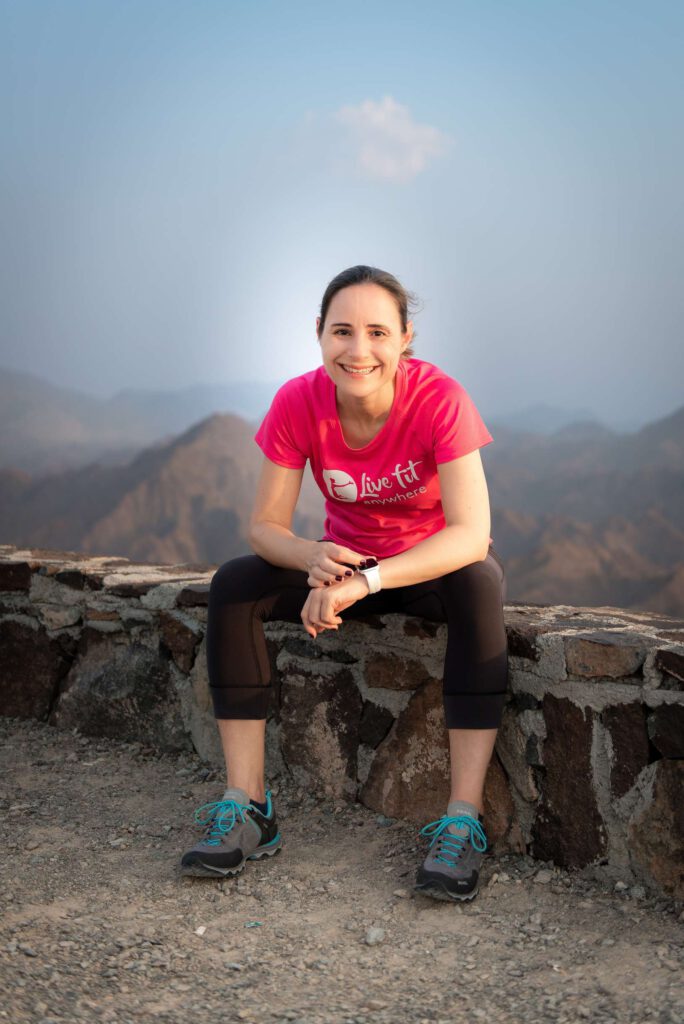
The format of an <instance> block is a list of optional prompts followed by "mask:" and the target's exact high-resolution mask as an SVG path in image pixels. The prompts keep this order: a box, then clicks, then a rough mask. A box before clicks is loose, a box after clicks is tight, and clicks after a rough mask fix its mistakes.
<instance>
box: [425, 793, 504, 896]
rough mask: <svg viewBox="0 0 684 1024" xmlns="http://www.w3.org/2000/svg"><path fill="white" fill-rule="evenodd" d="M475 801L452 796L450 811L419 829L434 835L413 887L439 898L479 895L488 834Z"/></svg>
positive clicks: (427, 834) (428, 834)
mask: <svg viewBox="0 0 684 1024" xmlns="http://www.w3.org/2000/svg"><path fill="white" fill-rule="evenodd" d="M482 821H483V818H482V815H481V814H478V811H477V808H476V807H475V805H474V804H471V803H468V802H467V801H466V800H453V801H452V802H451V803H450V804H449V806H448V808H447V813H446V814H444V815H442V817H441V818H438V819H437V820H436V821H431V822H430V823H429V825H426V826H425V828H422V829H421V830H420V835H422V836H432V841H431V843H430V849H429V851H428V854H427V857H426V858H425V860H424V861H423V864H422V865H421V867H419V868H418V873H417V875H416V883H415V885H414V890H415V891H416V892H420V893H422V894H423V895H424V896H431V897H432V898H433V899H436V900H447V901H450V900H472V899H473V897H474V896H476V895H477V891H478V880H479V876H480V865H481V864H482V857H483V855H484V854H485V852H486V850H487V836H486V835H485V831H484V828H483V827H482Z"/></svg>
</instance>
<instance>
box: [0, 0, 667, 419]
mask: <svg viewBox="0 0 684 1024" xmlns="http://www.w3.org/2000/svg"><path fill="white" fill-rule="evenodd" d="M0 14H1V17H2V31H1V32H0V104H1V107H2V117H3V131H2V134H1V135H0V148H1V153H0V156H1V160H0V185H1V195H0V227H1V228H2V242H0V245H1V246H2V248H1V250H0V269H1V271H2V273H1V277H0V308H1V309H2V330H1V335H0V337H1V342H0V365H2V366H6V367H10V368H12V369H19V370H30V371H32V372H36V373H39V374H41V375H42V376H44V377H46V378H47V379H49V380H51V381H53V382H54V383H56V384H61V385H68V386H72V387H77V388H81V389H83V390H86V391H90V392H92V393H94V394H98V395H102V396H108V395H112V394H114V393H115V392H116V391H117V390H118V389H120V388H122V387H130V386H140V387H144V388H160V389H174V388H180V387H183V386H185V385H189V384H197V383H201V382H212V383H215V382H218V381H232V380H243V379H261V380H263V379H268V380H273V381H274V382H281V381H283V380H285V379H287V378H289V377H292V376H294V375H296V374H298V373H303V372H304V371H306V370H308V369H311V368H313V367H314V366H317V365H318V364H319V362H320V358H319V351H318V346H317V342H316V339H315V334H314V321H315V317H316V314H317V311H318V307H319V304H320V299H321V296H322V293H323V291H324V289H325V286H326V284H327V283H328V281H329V280H330V278H332V277H333V276H334V275H335V274H336V273H338V272H339V271H340V270H342V269H344V268H345V267H348V266H350V265H352V264H355V263H370V264H374V265H376V266H380V267H382V268H383V269H386V270H390V271H391V272H392V273H394V274H396V276H397V277H398V278H399V279H400V280H401V281H402V282H403V283H404V284H405V285H406V286H407V287H408V288H409V289H411V290H412V291H414V292H416V293H417V294H418V296H419V297H420V299H421V302H422V310H421V312H420V313H419V314H418V315H417V316H416V317H415V320H414V322H415V326H416V341H415V346H414V347H415V353H416V355H417V356H419V357H420V358H424V359H428V360H429V361H431V362H434V363H437V364H438V365H440V366H441V367H442V368H443V369H445V370H446V371H447V372H448V373H450V374H451V375H452V376H455V377H456V378H457V379H459V380H461V381H462V383H463V384H464V385H465V386H466V387H467V388H468V390H469V391H470V392H471V394H472V395H473V397H474V398H475V400H476V401H477V403H478V405H479V407H480V408H481V410H482V412H483V414H484V415H485V416H486V417H489V418H493V417H495V416H496V415H497V414H499V413H502V414H504V413H508V412H512V411H515V410H517V409H519V408H522V407H524V406H526V405H529V404H533V403H536V402H540V401H544V402H549V403H551V404H555V405H561V406H563V407H571V408H579V409H587V410H590V411H592V412H593V413H594V414H595V415H597V416H599V417H601V418H605V419H606V421H608V422H615V423H619V422H623V421H624V422H629V423H640V422H645V421H646V420H649V419H654V418H657V417H658V416H662V415H665V414H667V413H668V412H671V411H672V410H673V409H674V408H676V407H677V406H679V405H681V404H683V403H684V386H683V385H682V381H683V380H684V356H683V355H682V353H683V351H684V346H683V345H682V341H681V337H680V335H681V324H682V321H683V319H684V317H683V314H684V300H683V298H682V294H683V291H684V289H683V288H682V284H681V282H682V279H683V276H684V275H683V270H684V267H683V266H682V262H683V260H682V247H681V244H680V243H681V239H682V228H683V227H684V203H683V200H682V186H681V182H682V180H683V177H684V166H683V164H684V160H683V159H682V150H683V148H684V143H683V141H682V139H683V135H682V99H683V95H682V94H683V92H684V88H683V81H684V72H682V67H684V5H682V4H675V3H672V4H668V3H661V2H658V0H655V2H648V3H646V2H644V3H632V2H629V0H627V2H620V3H617V2H616V3H612V2H602V0H596V2H593V3H589V2H581V0H580V2H574V0H573V2H562V3H561V2H546V3H545V2H541V0H538V2H523V0H508V2H501V3H495V2H487V0H479V2H475V0H473V2H458V0H455V2H453V0H452V2H449V3H442V2H430V0H426V2H425V3H423V4H416V3H415V2H411V3H408V2H404V0H393V2H392V3H386V2H383V0H380V2H377V3H374V4H365V3H364V4H361V3H357V2H348V3H346V4H344V5H337V4H335V5H333V4H325V3H321V2H318V3H309V2H296V0H293V2H289V3H282V2H281V3H275V2H271V0H254V2H248V0H244V2H225V3H210V2H202V0H193V2H192V3H190V2H188V3H174V2H164V3H161V2H148V0H135V2H127V0H117V2H98V0H90V2H88V3H80V2H78V3H77V2H71V3H67V2H60V0H54V2H53V0H51V2H47V0H44V2H41V3H36V2H31V0H17V2H11V3H7V2H3V3H0Z"/></svg>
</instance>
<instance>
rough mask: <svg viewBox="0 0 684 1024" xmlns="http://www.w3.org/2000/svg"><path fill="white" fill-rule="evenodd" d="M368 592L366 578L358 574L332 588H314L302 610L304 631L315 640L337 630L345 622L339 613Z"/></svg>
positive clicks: (335, 584)
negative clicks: (321, 635) (331, 630)
mask: <svg viewBox="0 0 684 1024" xmlns="http://www.w3.org/2000/svg"><path fill="white" fill-rule="evenodd" d="M368 592H369V591H368V583H367V582H366V579H365V577H364V576H361V575H359V574H358V573H357V574H355V575H354V576H352V577H351V578H350V579H345V580H342V582H341V583H334V584H333V585H332V586H330V587H313V588H312V589H311V590H310V591H309V596H308V597H307V599H306V601H305V602H304V607H303V608H302V613H301V614H302V622H303V623H304V629H305V630H306V631H307V633H308V634H309V636H311V637H313V638H314V640H315V639H316V636H317V635H318V633H322V632H323V630H324V629H337V628H338V627H339V626H340V625H341V624H342V622H343V620H342V619H341V618H340V616H339V614H338V613H339V612H342V611H344V609H345V608H349V606H350V605H352V604H354V603H355V602H356V601H360V600H361V598H363V597H365V596H366V595H367V594H368Z"/></svg>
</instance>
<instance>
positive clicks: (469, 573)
mask: <svg viewBox="0 0 684 1024" xmlns="http://www.w3.org/2000/svg"><path fill="white" fill-rule="evenodd" d="M443 581H444V585H445V587H446V589H447V591H448V592H449V593H451V594H452V595H453V596H454V597H455V598H457V599H458V600H459V601H461V600H463V599H464V598H466V599H467V601H468V604H469V605H474V606H475V607H477V606H478V605H479V604H483V605H486V604H487V603H488V602H490V601H494V602H498V603H499V604H501V601H502V594H503V586H504V573H503V570H502V568H501V566H500V565H499V564H498V563H497V562H496V561H495V560H494V559H493V558H492V557H491V556H490V555H488V556H487V558H485V560H484V561H479V562H471V564H470V565H464V566H462V568H460V569H457V570H456V571H455V572H450V573H447V575H446V576H444V577H443Z"/></svg>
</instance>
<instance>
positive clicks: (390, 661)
mask: <svg viewBox="0 0 684 1024" xmlns="http://www.w3.org/2000/svg"><path fill="white" fill-rule="evenodd" d="M364 677H365V680H366V685H367V686H370V687H379V688H381V689H386V690H416V689H417V688H418V687H419V686H420V684H421V683H424V682H425V681H426V680H427V679H429V678H430V673H429V672H428V671H427V669H426V668H425V667H424V666H423V665H421V663H420V662H419V661H416V659H415V658H409V657H406V656H402V655H400V654H395V653H394V652H391V651H390V652H388V653H383V652H378V651H374V652H373V656H372V657H371V658H368V659H367V661H366V665H365V670H364Z"/></svg>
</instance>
